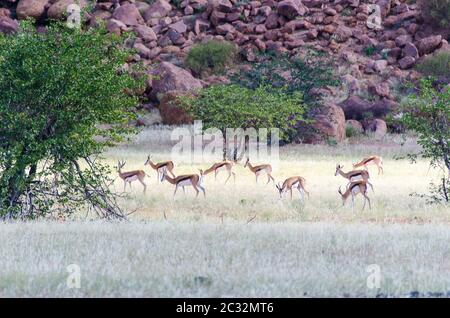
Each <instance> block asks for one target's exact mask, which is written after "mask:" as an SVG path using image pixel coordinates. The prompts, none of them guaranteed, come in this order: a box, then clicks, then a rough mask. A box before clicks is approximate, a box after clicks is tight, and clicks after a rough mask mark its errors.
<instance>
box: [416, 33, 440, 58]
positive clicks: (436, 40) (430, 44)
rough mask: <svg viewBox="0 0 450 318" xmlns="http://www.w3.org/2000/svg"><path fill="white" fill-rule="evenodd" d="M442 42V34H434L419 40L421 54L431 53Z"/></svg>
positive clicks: (418, 46) (418, 45) (418, 47)
mask: <svg viewBox="0 0 450 318" xmlns="http://www.w3.org/2000/svg"><path fill="white" fill-rule="evenodd" d="M441 43H442V35H433V36H429V37H426V38H424V39H422V40H420V41H418V42H417V49H418V50H419V54H420V55H424V54H430V53H433V52H434V51H435V50H437V49H438V48H439V47H440V46H441Z"/></svg>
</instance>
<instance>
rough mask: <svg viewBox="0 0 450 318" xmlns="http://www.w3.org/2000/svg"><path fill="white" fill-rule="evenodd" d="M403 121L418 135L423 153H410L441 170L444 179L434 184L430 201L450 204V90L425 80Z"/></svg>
mask: <svg viewBox="0 0 450 318" xmlns="http://www.w3.org/2000/svg"><path fill="white" fill-rule="evenodd" d="M402 111H403V113H402V118H401V121H402V123H403V124H404V125H405V127H406V128H408V129H410V130H413V131H414V132H416V133H417V135H418V143H419V145H420V146H421V147H422V150H421V152H420V153H418V154H411V155H410V158H411V160H413V161H415V160H416V158H417V157H418V156H420V157H423V158H426V159H429V160H430V164H431V165H432V166H433V167H438V168H441V169H442V171H443V176H442V180H441V182H439V183H438V185H432V187H431V190H432V191H431V192H432V195H431V196H429V198H430V199H431V201H433V202H439V201H445V202H450V193H449V184H450V182H449V174H450V87H449V86H446V87H444V88H442V87H435V86H433V80H431V79H423V80H422V81H421V83H420V87H419V89H418V92H417V93H415V94H412V95H411V96H410V97H409V98H408V100H407V102H406V103H405V105H404V106H403V108H402Z"/></svg>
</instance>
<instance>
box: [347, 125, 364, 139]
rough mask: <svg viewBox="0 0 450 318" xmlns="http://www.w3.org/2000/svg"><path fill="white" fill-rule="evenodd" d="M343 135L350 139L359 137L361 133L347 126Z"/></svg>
mask: <svg viewBox="0 0 450 318" xmlns="http://www.w3.org/2000/svg"><path fill="white" fill-rule="evenodd" d="M345 135H346V136H347V137H348V138H351V137H356V136H359V135H361V133H360V132H359V131H358V130H357V129H356V128H355V127H353V126H350V125H347V126H345Z"/></svg>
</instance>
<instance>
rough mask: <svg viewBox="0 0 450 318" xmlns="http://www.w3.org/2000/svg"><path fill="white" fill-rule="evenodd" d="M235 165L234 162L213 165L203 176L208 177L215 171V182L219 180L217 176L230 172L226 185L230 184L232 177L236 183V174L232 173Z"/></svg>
mask: <svg viewBox="0 0 450 318" xmlns="http://www.w3.org/2000/svg"><path fill="white" fill-rule="evenodd" d="M233 165H234V162H232V161H226V160H225V161H223V162H218V163H215V164H213V165H212V166H211V167H210V168H208V169H206V170H205V172H204V173H203V175H205V176H206V175H207V174H210V173H211V172H213V171H214V178H215V180H217V175H218V174H219V172H220V171H222V170H223V171H227V172H228V178H227V180H225V183H227V182H228V180H229V179H230V178H231V176H233V179H234V182H236V174H235V173H234V172H233V171H231V170H232V169H233Z"/></svg>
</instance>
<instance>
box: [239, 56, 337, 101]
mask: <svg viewBox="0 0 450 318" xmlns="http://www.w3.org/2000/svg"><path fill="white" fill-rule="evenodd" d="M231 81H232V82H233V83H236V84H238V85H241V86H244V87H247V88H251V89H255V88H257V87H259V86H261V85H263V86H266V87H273V88H274V89H275V90H280V89H281V90H282V91H283V92H285V93H286V94H292V93H295V92H301V93H302V96H303V99H304V101H305V102H306V103H309V104H314V102H315V101H316V100H317V95H315V94H313V93H312V89H313V88H315V89H319V88H321V87H325V86H337V85H338V81H337V80H336V78H335V76H334V74H333V70H332V68H331V67H330V60H329V59H327V58H325V56H324V55H321V54H319V53H314V55H313V54H310V55H308V56H306V57H305V58H303V59H302V58H299V57H295V58H289V57H288V56H286V55H281V56H278V55H273V54H264V55H260V56H259V62H256V63H252V67H251V68H250V69H249V70H244V71H241V72H239V73H238V74H235V75H234V76H232V77H231Z"/></svg>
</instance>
